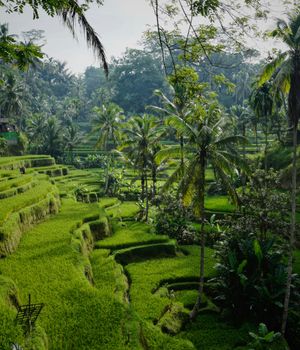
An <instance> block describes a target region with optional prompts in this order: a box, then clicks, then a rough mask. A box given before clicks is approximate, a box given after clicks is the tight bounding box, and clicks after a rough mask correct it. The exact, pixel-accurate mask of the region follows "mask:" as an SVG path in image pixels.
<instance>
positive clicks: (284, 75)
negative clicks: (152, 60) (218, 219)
mask: <svg viewBox="0 0 300 350" xmlns="http://www.w3.org/2000/svg"><path fill="white" fill-rule="evenodd" d="M299 33H300V12H299V10H296V11H294V12H293V14H292V15H290V16H289V22H288V23H287V22H285V21H283V20H279V21H278V23H277V28H276V29H275V30H274V31H273V32H272V35H273V37H276V38H278V39H281V41H283V42H284V43H285V44H286V45H287V47H288V49H287V50H286V51H285V52H281V53H279V54H278V56H277V57H275V58H274V59H273V60H272V61H271V62H270V63H268V64H267V65H266V66H265V68H264V70H263V72H262V74H261V78H260V84H261V85H263V84H265V83H266V82H268V81H272V85H273V87H274V89H275V90H280V91H281V92H283V93H285V94H287V95H288V120H289V127H290V128H291V130H292V135H293V136H292V139H293V161H292V188H291V202H292V215H291V229H290V237H289V260H288V267H287V281H286V294H285V298H284V306H283V315H282V324H281V333H282V334H284V333H285V330H286V324H287V318H288V311H289V302H290V292H291V284H292V273H293V252H294V249H295V232H296V190H297V143H298V140H297V133H298V122H299V117H300V35H299Z"/></svg>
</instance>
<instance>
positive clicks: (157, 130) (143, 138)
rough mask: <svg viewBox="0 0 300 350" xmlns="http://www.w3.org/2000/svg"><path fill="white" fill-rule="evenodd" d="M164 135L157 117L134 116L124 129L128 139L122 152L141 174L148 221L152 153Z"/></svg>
mask: <svg viewBox="0 0 300 350" xmlns="http://www.w3.org/2000/svg"><path fill="white" fill-rule="evenodd" d="M163 134H164V130H163V129H162V128H161V126H160V123H159V121H158V120H157V119H156V118H155V117H153V116H151V115H148V114H144V115H142V116H134V117H132V118H130V119H129V121H128V126H127V127H126V128H125V129H124V135H125V137H126V138H125V141H124V143H123V144H122V145H121V147H120V150H123V151H124V152H126V153H127V154H128V158H129V159H131V161H132V163H133V165H134V168H135V169H136V170H137V171H138V172H139V173H140V178H141V199H142V200H143V201H144V200H146V211H145V219H146V221H147V220H148V209H149V193H148V172H149V170H150V169H151V159H152V158H153V154H152V152H153V150H154V148H155V147H157V145H158V142H159V140H160V139H161V137H162V136H163ZM152 170H153V169H152Z"/></svg>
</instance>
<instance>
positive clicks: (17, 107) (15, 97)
mask: <svg viewBox="0 0 300 350" xmlns="http://www.w3.org/2000/svg"><path fill="white" fill-rule="evenodd" d="M23 92H24V86H23V84H22V83H20V82H19V81H18V80H17V79H16V77H15V75H14V74H12V73H9V74H8V75H7V78H6V81H5V83H4V86H3V87H2V88H1V91H0V111H1V113H0V114H2V115H4V116H5V117H7V118H11V119H17V120H19V121H20V114H21V112H22V110H23V108H24V106H23V97H24V96H23Z"/></svg>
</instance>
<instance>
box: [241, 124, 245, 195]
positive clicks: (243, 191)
mask: <svg viewBox="0 0 300 350" xmlns="http://www.w3.org/2000/svg"><path fill="white" fill-rule="evenodd" d="M243 137H246V125H245V123H243ZM243 161H244V162H245V161H246V145H245V143H243ZM241 176H242V194H243V195H244V194H245V188H246V174H245V173H244V172H243V171H241Z"/></svg>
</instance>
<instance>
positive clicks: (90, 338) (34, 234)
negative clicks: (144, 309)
mask: <svg viewBox="0 0 300 350" xmlns="http://www.w3.org/2000/svg"><path fill="white" fill-rule="evenodd" d="M97 210H98V206H97V205H96V204H95V205H91V204H82V203H75V202H74V201H72V200H65V201H63V205H62V209H61V212H60V213H59V214H58V215H56V216H54V217H52V218H51V219H49V220H48V221H46V222H44V223H41V224H39V225H37V226H36V227H35V228H33V229H32V230H30V231H29V232H28V233H27V234H26V235H25V236H24V237H23V239H22V242H21V244H20V246H19V248H18V250H17V252H15V253H14V254H13V255H11V256H9V257H8V258H6V259H3V260H1V261H0V271H1V274H3V275H4V276H9V277H10V278H11V279H12V280H13V281H14V282H15V283H16V285H17V286H18V289H19V295H20V300H21V301H22V302H23V303H25V302H26V300H27V296H28V293H31V295H32V300H33V301H34V302H44V303H45V304H46V306H45V309H44V310H43V312H42V314H41V318H40V321H39V324H40V326H41V327H43V328H44V330H45V332H46V334H47V337H48V341H49V349H55V350H59V349H64V350H67V349H126V348H128V349H130V348H131V347H128V346H126V344H125V343H124V339H125V336H124V334H123V333H122V332H125V331H124V329H123V328H122V323H123V319H124V317H125V312H126V311H125V308H124V306H123V305H122V304H121V303H120V302H118V301H117V300H116V299H115V297H114V292H113V291H114V287H115V286H114V281H113V279H111V278H110V279H109V281H108V283H107V280H106V279H105V278H103V279H102V280H101V286H100V285H99V287H100V288H99V289H97V288H95V287H93V286H92V285H91V284H90V282H89V281H88V280H87V278H86V277H85V276H84V274H83V273H82V271H81V269H79V268H78V267H77V264H78V259H79V256H78V255H79V253H78V252H77V251H74V250H73V249H72V247H71V245H70V241H71V234H70V230H71V228H72V227H73V226H74V224H75V222H79V221H81V220H83V218H84V217H85V216H89V215H91V212H97ZM104 277H105V276H104ZM0 325H1V324H0ZM1 326H2V327H3V325H1ZM3 333H4V329H1V330H0V334H3ZM0 339H1V336H0ZM12 340H14V339H11V341H12ZM131 349H132V348H131Z"/></svg>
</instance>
